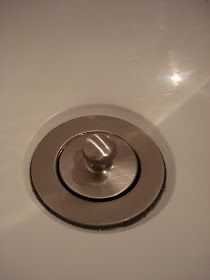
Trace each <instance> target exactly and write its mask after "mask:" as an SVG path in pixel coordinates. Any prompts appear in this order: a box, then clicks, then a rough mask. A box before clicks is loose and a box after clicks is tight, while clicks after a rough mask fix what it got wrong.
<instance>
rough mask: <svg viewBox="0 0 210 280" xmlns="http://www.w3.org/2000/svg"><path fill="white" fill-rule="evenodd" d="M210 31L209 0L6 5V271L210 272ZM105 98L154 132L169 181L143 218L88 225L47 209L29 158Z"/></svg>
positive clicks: (2, 122)
mask: <svg viewBox="0 0 210 280" xmlns="http://www.w3.org/2000/svg"><path fill="white" fill-rule="evenodd" d="M209 27H210V2H209V1H207V0H182V1H174V0H170V1H167V0H165V1H164V0H162V1H159V0H157V1H147V0H142V1H140V0H139V1H134V0H132V1H129V0H125V1H116V0H114V1H96V0H89V1H85V0H78V1H74V0H69V1H63V0H61V1H50V0H46V1H35V0H34V1H1V3H0V34H1V39H2V40H1V46H0V51H1V55H2V67H1V70H2V75H1V78H0V79H1V82H0V106H1V110H0V116H1V118H0V145H1V148H0V158H1V168H0V177H1V188H0V220H1V222H0V248H1V250H0V279H2V280H24V279H27V280H35V279H49V280H58V279H60V280H67V279H68V280H69V279H94V280H98V279H100V280H107V279H119V280H124V279H132V280H137V279H141V280H154V279H157V280H169V279H170V280H177V279H179V280H197V279H202V280H208V279H210V242H209V236H210V218H209V213H210V202H209V200H210V175H209V166H210V126H209V122H210V52H209V50H210V32H209ZM88 105H90V106H88ZM109 105H113V106H118V107H119V108H118V109H119V110H118V109H117V108H116V111H115V110H114V109H113V110H110V114H113V115H119V114H121V115H124V116H125V114H126V113H125V111H124V110H130V111H132V112H133V114H134V115H136V118H135V117H134V122H135V121H136V122H137V121H138V117H137V115H140V116H142V119H143V120H144V119H146V120H147V121H148V122H149V123H151V124H152V125H153V126H155V127H156V128H157V131H156V134H155V135H158V134H159V135H160V136H154V137H157V139H156V140H157V141H160V143H159V144H160V146H161V148H162V149H163V153H164V155H165V157H166V162H167V165H168V166H167V168H168V181H167V187H166V191H165V193H164V194H163V197H162V199H161V201H160V203H159V204H158V206H157V208H155V209H154V212H151V213H150V216H148V217H147V218H146V219H145V220H142V222H140V223H138V224H136V225H135V226H132V227H130V228H129V227H128V228H127V229H126V230H120V231H113V232H111V231H110V232H92V231H87V230H81V229H78V228H76V227H73V226H70V225H68V224H65V223H64V222H61V221H60V220H58V219H56V218H54V217H53V216H52V215H51V214H49V213H48V212H47V211H46V210H44V209H43V207H42V206H41V205H40V203H39V202H38V201H37V200H36V198H35V196H34V194H33V192H32V190H31V186H30V181H29V176H28V174H29V173H28V172H29V163H30V157H31V155H32V152H33V149H34V147H35V145H36V143H37V142H38V141H39V140H40V139H41V137H42V136H43V135H45V134H46V133H47V131H49V130H50V129H51V128H52V127H54V126H55V125H56V122H62V121H63V120H64V119H68V118H69V117H70V116H71V115H73V114H74V110H75V109H74V108H76V107H78V106H85V107H84V108H81V114H84V113H85V112H86V111H88V112H93V113H95V112H98V113H100V112H103V110H106V108H108V106H109ZM121 107H122V108H125V109H120V108H121ZM78 110H79V109H77V112H78ZM62 112H64V113H62ZM55 115H58V116H57V117H54V116H55ZM143 123H144V121H143V122H142V125H143ZM148 133H149V132H148Z"/></svg>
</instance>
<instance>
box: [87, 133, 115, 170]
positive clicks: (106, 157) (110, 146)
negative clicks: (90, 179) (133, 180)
mask: <svg viewBox="0 0 210 280" xmlns="http://www.w3.org/2000/svg"><path fill="white" fill-rule="evenodd" d="M82 152H83V156H84V158H85V163H86V167H87V168H88V169H89V170H90V171H92V172H103V171H106V170H109V169H110V168H111V167H112V165H113V163H114V159H115V157H116V154H117V145H116V143H115V142H114V140H113V139H111V137H110V135H108V134H106V133H91V134H88V136H87V137H86V139H85V141H84V143H83V147H82Z"/></svg>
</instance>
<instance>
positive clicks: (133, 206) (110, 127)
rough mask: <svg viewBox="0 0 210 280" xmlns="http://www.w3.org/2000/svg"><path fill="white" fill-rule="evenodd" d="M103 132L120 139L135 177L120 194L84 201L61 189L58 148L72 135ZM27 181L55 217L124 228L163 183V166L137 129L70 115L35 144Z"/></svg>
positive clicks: (101, 118)
mask: <svg viewBox="0 0 210 280" xmlns="http://www.w3.org/2000/svg"><path fill="white" fill-rule="evenodd" d="M94 130H95V131H104V132H107V133H111V134H115V135H118V136H119V137H121V138H122V139H125V141H126V142H127V143H128V144H129V145H130V146H131V147H132V149H133V150H134V151H135V153H136V155H137V156H139V158H140V159H141V176H140V178H139V180H138V181H137V182H136V184H135V187H133V188H132V189H131V190H130V191H129V192H127V193H126V194H125V195H123V196H121V197H119V198H117V199H114V200H110V201H103V202H98V201H90V200H86V199H83V198H81V197H78V196H76V195H75V194H73V193H71V192H69V191H68V190H67V189H66V188H64V186H63V184H62V183H61V181H60V179H59V177H58V175H57V172H56V171H57V158H58V153H59V151H60V149H61V148H62V147H63V145H64V144H65V143H67V141H69V139H71V138H72V137H74V136H75V135H78V134H82V133H84V132H89V131H94ZM30 172H31V182H32V185H33V189H34V191H35V193H36V195H37V197H38V198H39V200H40V201H41V202H42V204H43V205H44V206H45V207H46V208H47V209H48V210H50V211H51V212H52V213H53V214H55V215H56V216H58V217H59V218H61V219H63V220H65V221H67V222H69V223H72V224H75V225H78V226H81V227H86V228H93V229H106V228H107V229H108V228H112V227H115V226H124V225H127V224H130V223H132V222H134V221H136V219H137V218H139V217H141V216H144V214H145V213H146V212H147V211H148V210H149V209H151V207H153V206H154V204H155V202H156V201H157V199H158V197H159V196H160V194H161V191H162V189H163V185H164V181H165V165H164V160H163V157H162V154H161V152H160V150H159V148H158V146H157V145H156V144H155V143H154V142H153V140H152V139H151V138H150V137H148V136H147V135H146V134H145V133H144V132H143V131H142V130H141V129H139V128H138V127H136V126H134V125H132V124H131V123H128V122H126V121H124V120H121V119H117V118H112V117H107V116H87V117H80V118H76V119H72V120H70V121H68V122H66V123H64V124H62V125H60V126H58V127H56V128H55V129H53V130H52V131H51V132H50V133H49V134H48V135H47V136H45V137H44V139H43V140H42V141H41V142H40V143H39V145H38V147H37V148H36V150H35V152H34V155H33V157H32V161H31V170H30Z"/></svg>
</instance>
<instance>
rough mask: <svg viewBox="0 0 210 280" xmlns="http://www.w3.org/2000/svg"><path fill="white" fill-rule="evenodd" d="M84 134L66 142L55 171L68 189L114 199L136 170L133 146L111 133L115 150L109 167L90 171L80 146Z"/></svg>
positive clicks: (84, 194) (130, 184) (136, 163)
mask: <svg viewBox="0 0 210 280" xmlns="http://www.w3.org/2000/svg"><path fill="white" fill-rule="evenodd" d="M87 134H91V133H84V134H82V135H78V136H76V137H74V138H73V139H71V140H70V141H69V142H68V144H66V145H65V147H64V149H63V151H62V153H61V155H60V157H59V160H58V170H59V173H60V175H61V179H62V180H63V181H64V183H65V185H66V186H67V188H69V189H70V190H72V191H74V192H75V193H77V194H79V195H81V196H84V197H87V198H92V199H103V200H104V199H108V198H114V197H117V196H118V195H120V194H122V193H123V192H124V191H126V190H127V189H128V188H129V187H130V186H132V183H133V181H134V180H135V178H136V176H137V172H138V160H137V157H136V155H135V152H134V151H133V150H132V148H131V147H130V146H129V145H128V144H127V143H126V142H125V141H124V140H122V139H121V138H120V137H117V136H114V135H111V136H112V139H113V141H114V142H115V144H116V146H117V153H116V157H115V160H114V163H113V166H112V167H111V169H110V170H108V171H104V172H100V173H93V172H91V171H89V170H88V169H87V168H86V167H85V159H84V156H83V154H82V145H83V143H84V141H85V139H86V137H87Z"/></svg>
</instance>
